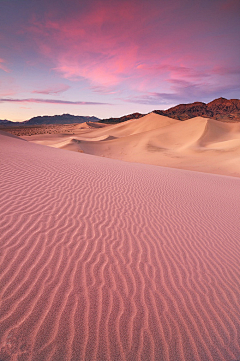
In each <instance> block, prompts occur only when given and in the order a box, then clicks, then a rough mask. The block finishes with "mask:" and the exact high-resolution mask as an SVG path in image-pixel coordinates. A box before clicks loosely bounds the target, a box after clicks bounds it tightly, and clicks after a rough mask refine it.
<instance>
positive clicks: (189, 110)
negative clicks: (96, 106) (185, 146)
mask: <svg viewBox="0 0 240 361" xmlns="http://www.w3.org/2000/svg"><path fill="white" fill-rule="evenodd" d="M153 112H154V113H156V114H159V115H165V116H167V117H169V118H174V119H178V120H182V121H183V120H187V119H190V118H194V117H197V116H201V117H205V118H212V119H216V120H220V121H225V122H239V121H240V100H239V99H225V98H218V99H215V100H213V101H211V102H210V103H207V104H206V103H203V102H194V103H189V104H179V105H176V106H175V107H172V108H169V109H167V110H154V111H153ZM144 115H146V114H141V113H132V114H128V115H124V116H122V117H120V118H108V119H99V118H97V117H89V116H76V115H71V114H62V115H53V116H47V115H45V116H38V117H34V118H31V119H29V120H26V121H24V122H12V121H10V120H0V126H3V127H4V126H26V125H29V126H35V125H45V124H46V125H47V124H73V123H85V122H89V121H91V122H101V123H106V124H115V123H121V122H125V121H127V120H129V119H138V118H141V117H143V116H144Z"/></svg>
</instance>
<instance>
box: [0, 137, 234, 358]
mask: <svg viewBox="0 0 240 361" xmlns="http://www.w3.org/2000/svg"><path fill="white" fill-rule="evenodd" d="M208 144H209V143H208ZM0 167H1V172H0V186H1V192H0V212H1V213H0V214H1V218H0V229H1V232H0V360H1V361H8V360H33V361H43V360H53V361H55V360H56V361H59V360H64V361H65V360H72V361H79V360H99V361H100V360H101V361H102V360H109V361H112V360H126V361H132V360H136V361H137V360H144V361H145V360H151V361H152V360H157V361H159V360H164V361H168V360H169V361H176V360H177V361H193V360H194V361H203V360H208V361H216V360H218V361H221V360H222V361H230V360H238V359H240V342H239V334H240V307H239V300H240V263H239V259H240V243H239V234H240V229H239V214H240V192H239V190H240V180H239V179H238V178H233V177H225V176H217V175H210V174H204V173H197V172H189V171H182V170H177V169H170V168H162V167H155V166H150V165H144V164H132V163H126V162H121V161H118V160H112V159H107V158H99V157H94V156H91V155H85V154H79V153H76V152H68V151H64V150H59V149H54V148H50V147H44V146H41V145H37V144H32V143H29V142H26V141H23V140H20V139H16V138H14V137H8V136H3V135H0Z"/></svg>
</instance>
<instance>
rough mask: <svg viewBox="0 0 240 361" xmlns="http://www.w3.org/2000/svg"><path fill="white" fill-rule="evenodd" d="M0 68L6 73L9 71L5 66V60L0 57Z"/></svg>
mask: <svg viewBox="0 0 240 361" xmlns="http://www.w3.org/2000/svg"><path fill="white" fill-rule="evenodd" d="M0 69H1V70H3V71H5V72H6V73H9V72H10V71H9V69H8V68H7V66H6V65H5V61H4V60H3V59H1V58H0Z"/></svg>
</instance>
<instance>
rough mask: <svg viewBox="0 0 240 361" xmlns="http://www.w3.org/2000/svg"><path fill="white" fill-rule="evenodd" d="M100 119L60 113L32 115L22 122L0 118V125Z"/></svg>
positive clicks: (78, 121) (61, 122)
mask: <svg viewBox="0 0 240 361" xmlns="http://www.w3.org/2000/svg"><path fill="white" fill-rule="evenodd" d="M99 120H100V119H99V118H96V117H89V116H80V115H71V114H62V115H53V116H49V115H44V116H39V117H34V118H31V119H29V120H25V121H24V122H11V121H9V120H0V126H21V125H22V126H26V125H31V126H34V125H45V124H46V125H47V124H73V123H85V122H98V121H99Z"/></svg>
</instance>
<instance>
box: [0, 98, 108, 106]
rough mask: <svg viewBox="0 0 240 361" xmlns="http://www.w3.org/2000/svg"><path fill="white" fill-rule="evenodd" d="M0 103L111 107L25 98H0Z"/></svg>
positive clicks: (81, 102) (89, 103) (96, 103)
mask: <svg viewBox="0 0 240 361" xmlns="http://www.w3.org/2000/svg"><path fill="white" fill-rule="evenodd" d="M0 102H1V103H4V102H7V103H46V104H71V105H111V104H110V103H99V102H84V101H70V100H56V99H37V98H27V99H15V98H0Z"/></svg>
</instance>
